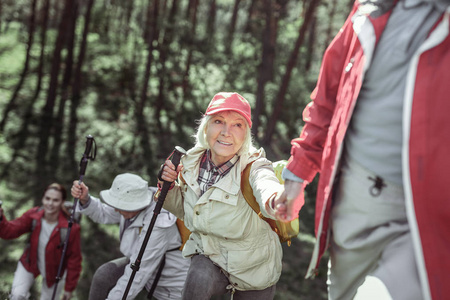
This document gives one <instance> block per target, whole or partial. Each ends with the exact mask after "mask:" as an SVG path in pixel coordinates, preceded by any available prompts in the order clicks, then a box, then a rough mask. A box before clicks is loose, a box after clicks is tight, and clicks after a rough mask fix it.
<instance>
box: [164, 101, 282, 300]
mask: <svg viewBox="0 0 450 300" xmlns="http://www.w3.org/2000/svg"><path fill="white" fill-rule="evenodd" d="M251 125H252V121H251V108H250V105H249V103H248V101H247V100H246V99H245V98H244V97H242V96H241V95H239V94H237V93H219V94H217V95H215V96H214V97H213V99H212V100H211V102H210V104H209V106H208V108H207V110H206V113H205V115H204V116H203V119H202V120H201V123H200V125H199V128H198V132H197V135H196V140H197V141H196V145H195V146H194V147H193V148H192V149H190V150H189V151H188V152H187V154H186V155H185V156H184V157H183V158H182V160H181V164H180V166H178V168H177V169H176V170H175V167H174V165H173V164H172V163H171V162H170V161H169V160H167V161H166V162H165V164H164V165H163V167H162V171H161V175H160V179H163V180H165V181H169V182H174V184H173V185H172V187H171V189H170V190H169V192H168V194H167V197H166V200H165V203H164V208H166V209H167V210H169V211H170V212H172V213H173V214H175V215H176V216H177V217H178V218H180V219H183V220H184V222H185V225H186V227H187V228H188V229H189V230H190V231H191V235H190V237H189V240H188V241H187V242H186V245H185V247H184V249H183V256H184V257H190V258H191V267H190V269H189V271H188V275H187V279H186V283H185V286H184V289H183V299H196V300H201V299H210V298H211V297H212V296H214V295H222V294H225V293H227V292H230V293H231V294H232V298H234V299H246V300H248V299H258V300H261V299H273V297H274V294H275V284H276V283H277V281H278V279H279V277H280V274H281V259H282V249H281V245H280V241H279V238H278V236H277V234H276V233H275V232H274V231H272V229H271V227H270V226H269V225H268V223H266V222H265V221H263V220H262V219H261V218H260V217H259V216H258V215H257V214H256V213H255V212H254V211H253V210H252V208H251V207H250V206H249V205H248V203H247V202H246V200H245V198H244V196H243V194H242V192H241V185H240V183H241V174H242V172H243V170H244V169H245V167H246V166H247V165H248V164H249V163H252V165H251V172H250V176H249V181H250V185H251V187H252V188H253V191H254V196H255V198H256V199H257V201H258V203H259V205H260V208H261V213H262V214H263V215H264V216H266V217H269V218H273V216H272V215H273V213H274V212H273V207H271V205H273V200H274V198H275V197H276V195H277V194H278V193H280V192H281V191H282V189H283V187H282V186H281V185H280V183H279V181H278V179H277V178H276V176H275V173H274V171H273V167H272V163H271V162H270V161H269V160H267V159H266V158H265V152H264V150H263V149H262V148H261V149H259V150H256V149H255V148H254V147H253V145H252V140H251V133H250V128H251ZM177 178H178V181H176V182H175V180H176V179H177ZM159 184H160V186H161V182H159Z"/></svg>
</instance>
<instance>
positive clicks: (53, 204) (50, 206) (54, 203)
mask: <svg viewBox="0 0 450 300" xmlns="http://www.w3.org/2000/svg"><path fill="white" fill-rule="evenodd" d="M62 204H63V198H62V194H61V192H60V191H57V190H55V189H49V190H47V191H46V192H45V194H44V197H42V205H43V206H44V212H45V216H46V217H50V216H57V215H58V214H59V211H60V210H61V207H62Z"/></svg>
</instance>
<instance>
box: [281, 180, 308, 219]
mask: <svg viewBox="0 0 450 300" xmlns="http://www.w3.org/2000/svg"><path fill="white" fill-rule="evenodd" d="M305 186H306V182H296V181H292V180H286V181H285V182H284V191H283V193H282V194H281V195H279V196H278V197H277V198H276V199H275V204H274V206H275V217H276V218H277V219H278V220H280V221H282V222H289V221H291V220H293V219H295V218H297V217H298V213H299V211H300V209H301V208H302V206H303V204H305V198H304V189H305Z"/></svg>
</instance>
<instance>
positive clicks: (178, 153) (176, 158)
mask: <svg viewBox="0 0 450 300" xmlns="http://www.w3.org/2000/svg"><path fill="white" fill-rule="evenodd" d="M184 154H186V151H185V150H184V149H183V148H181V147H179V146H176V147H175V150H174V151H173V154H172V159H171V161H172V163H173V164H174V165H175V170H176V169H177V167H178V165H179V164H180V160H181V157H182V156H183V155H184ZM163 181H164V183H163V186H162V188H161V193H160V194H159V197H158V201H157V202H156V206H155V209H154V210H153V216H152V219H151V221H150V224H149V226H148V230H147V232H146V233H145V237H144V240H143V241H142V245H141V249H140V250H139V254H138V256H137V257H136V260H135V262H134V263H132V264H131V266H130V267H131V269H132V270H133V272H132V273H131V276H130V279H129V280H128V284H127V288H126V289H125V292H124V293H123V297H122V300H126V299H127V296H128V292H129V291H130V288H131V285H132V284H133V280H134V276H135V275H136V272H137V271H139V268H140V266H141V260H142V256H143V255H144V251H145V248H146V247H147V243H148V240H149V239H150V235H151V233H152V230H153V227H154V226H155V222H156V218H157V217H158V215H159V213H160V212H161V208H162V206H163V204H164V200H165V199H166V196H167V193H168V192H169V189H170V185H171V184H172V182H169V181H165V180H163Z"/></svg>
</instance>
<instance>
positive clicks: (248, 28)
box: [245, 0, 257, 33]
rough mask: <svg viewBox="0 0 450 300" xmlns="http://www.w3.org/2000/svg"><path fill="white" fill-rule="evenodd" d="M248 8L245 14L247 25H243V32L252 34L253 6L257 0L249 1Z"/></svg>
mask: <svg viewBox="0 0 450 300" xmlns="http://www.w3.org/2000/svg"><path fill="white" fill-rule="evenodd" d="M251 1H252V2H250V6H249V7H248V13H247V23H246V25H245V32H247V33H252V32H253V15H254V11H255V5H256V1H257V0H251Z"/></svg>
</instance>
